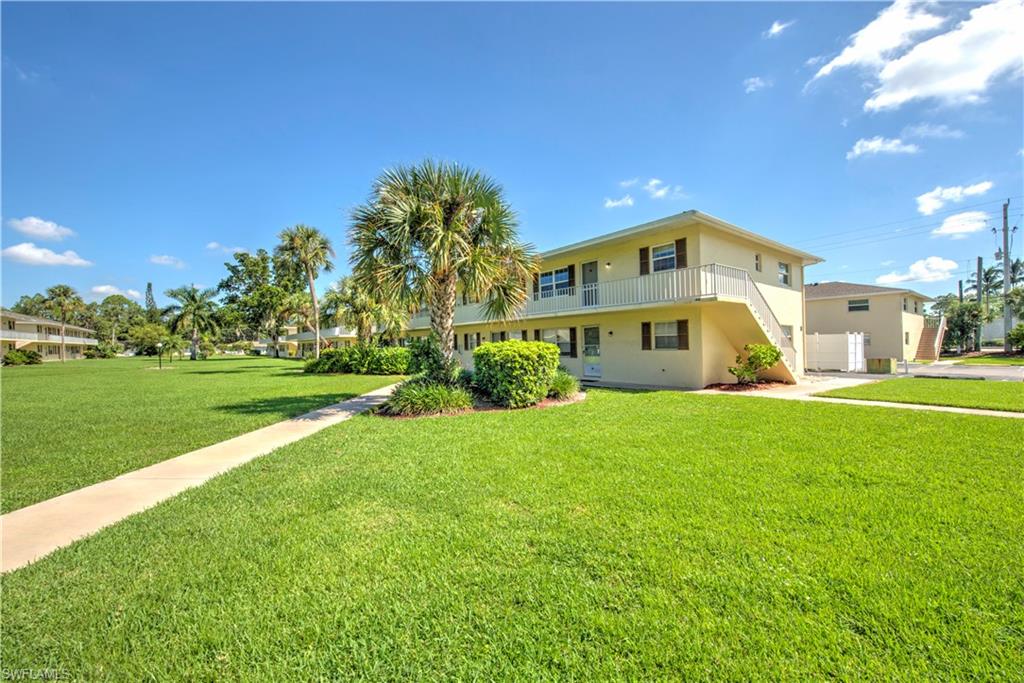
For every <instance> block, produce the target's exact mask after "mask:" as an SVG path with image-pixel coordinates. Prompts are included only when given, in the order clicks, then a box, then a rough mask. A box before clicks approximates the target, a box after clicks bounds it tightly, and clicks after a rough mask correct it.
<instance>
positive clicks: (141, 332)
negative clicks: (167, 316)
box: [128, 323, 170, 356]
mask: <svg viewBox="0 0 1024 683" xmlns="http://www.w3.org/2000/svg"><path fill="white" fill-rule="evenodd" d="M168 334H170V332H168V331H167V328H166V327H164V326H163V325H160V324H157V323H143V324H142V325H136V326H135V327H133V328H131V329H130V330H128V344H129V346H131V347H132V348H133V349H134V350H135V353H137V354H138V355H140V356H155V355H156V354H157V348H156V345H157V344H158V343H159V342H161V341H163V340H164V339H165V338H166V337H167V335H168Z"/></svg>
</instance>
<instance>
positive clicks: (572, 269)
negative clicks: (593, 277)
mask: <svg viewBox="0 0 1024 683" xmlns="http://www.w3.org/2000/svg"><path fill="white" fill-rule="evenodd" d="M569 286H570V287H575V286H576V265H575V264H572V265H570V266H569Z"/></svg>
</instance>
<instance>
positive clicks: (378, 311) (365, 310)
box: [324, 277, 407, 343]
mask: <svg viewBox="0 0 1024 683" xmlns="http://www.w3.org/2000/svg"><path fill="white" fill-rule="evenodd" d="M324 315H325V317H327V318H329V319H331V320H333V321H335V322H336V323H337V324H339V325H344V326H345V327H348V328H354V329H355V330H356V338H358V339H359V341H360V342H362V343H368V342H369V341H370V339H371V338H372V337H373V328H374V327H375V326H376V327H377V328H378V329H380V331H381V333H382V335H383V336H388V337H394V336H397V335H398V334H400V333H401V331H402V325H403V323H404V322H405V320H406V317H407V315H406V313H405V312H403V310H402V309H400V308H398V307H396V306H394V305H393V304H390V303H387V302H382V301H378V300H377V299H375V298H374V297H373V296H372V295H371V294H370V293H369V292H368V291H366V289H365V288H363V287H360V286H359V284H358V283H357V282H356V281H355V279H354V278H352V277H343V278H341V279H340V280H338V281H337V282H336V283H334V284H333V285H332V286H331V288H330V289H328V290H327V292H326V293H325V294H324Z"/></svg>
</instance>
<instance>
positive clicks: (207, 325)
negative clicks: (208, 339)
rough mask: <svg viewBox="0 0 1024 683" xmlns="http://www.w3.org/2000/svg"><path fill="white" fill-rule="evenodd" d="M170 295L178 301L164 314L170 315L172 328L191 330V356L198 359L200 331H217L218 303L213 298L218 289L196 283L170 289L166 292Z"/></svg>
mask: <svg viewBox="0 0 1024 683" xmlns="http://www.w3.org/2000/svg"><path fill="white" fill-rule="evenodd" d="M164 294H166V295H167V296H168V297H170V298H172V299H174V300H175V301H177V302H178V303H176V304H171V305H170V306H168V307H167V308H165V309H164V310H163V315H169V316H170V320H171V329H172V330H173V331H175V332H178V331H179V330H189V331H190V332H191V345H190V349H189V358H190V359H192V360H196V356H197V353H198V348H199V333H200V332H217V331H218V329H219V327H218V325H217V303H216V302H215V301H214V300H213V298H214V297H215V296H216V295H217V290H216V289H213V288H210V289H197V288H196V287H195V285H191V286H187V287H178V288H177V289H168V290H167V291H166V292H164Z"/></svg>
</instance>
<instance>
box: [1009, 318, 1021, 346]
mask: <svg viewBox="0 0 1024 683" xmlns="http://www.w3.org/2000/svg"><path fill="white" fill-rule="evenodd" d="M1009 339H1010V347H1011V348H1014V349H1016V350H1017V353H1024V323H1017V326H1016V327H1015V328H1013V329H1012V330H1010V335H1009Z"/></svg>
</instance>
